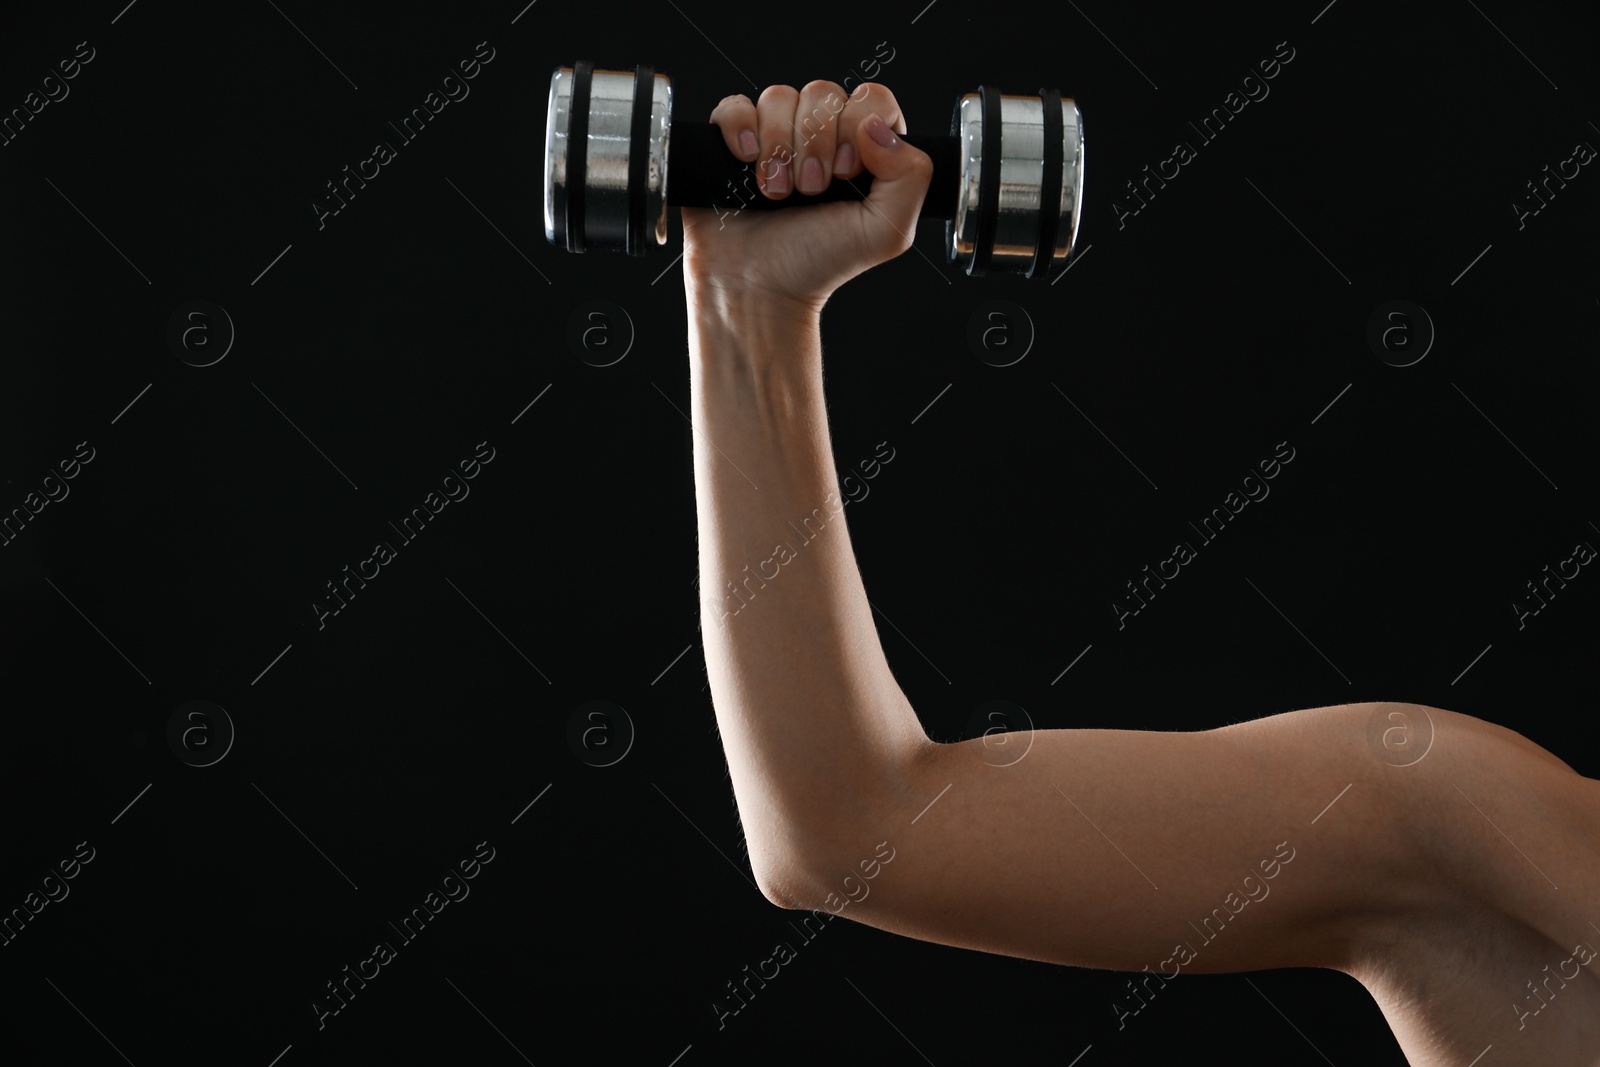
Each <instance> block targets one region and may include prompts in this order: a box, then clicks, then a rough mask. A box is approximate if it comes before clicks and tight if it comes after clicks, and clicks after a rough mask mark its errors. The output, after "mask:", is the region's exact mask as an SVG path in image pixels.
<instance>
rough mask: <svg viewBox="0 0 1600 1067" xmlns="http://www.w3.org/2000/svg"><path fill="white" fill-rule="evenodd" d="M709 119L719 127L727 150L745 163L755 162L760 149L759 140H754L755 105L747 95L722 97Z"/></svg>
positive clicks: (738, 94)
mask: <svg viewBox="0 0 1600 1067" xmlns="http://www.w3.org/2000/svg"><path fill="white" fill-rule="evenodd" d="M711 121H712V123H713V124H714V125H716V126H718V127H720V128H721V130H722V139H723V140H724V141H726V142H727V145H728V151H730V152H732V153H733V154H734V155H736V156H738V157H739V158H740V159H742V160H744V161H745V162H746V163H754V162H755V160H756V156H757V155H758V154H759V153H760V151H761V142H760V141H758V140H756V106H755V105H754V104H752V103H751V102H750V98H749V97H748V96H745V95H744V94H743V93H735V94H734V95H732V96H725V97H723V98H722V102H721V103H719V104H718V105H717V106H716V108H715V109H713V110H712V112H711Z"/></svg>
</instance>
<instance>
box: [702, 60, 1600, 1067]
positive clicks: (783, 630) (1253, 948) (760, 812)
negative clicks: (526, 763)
mask: <svg viewBox="0 0 1600 1067" xmlns="http://www.w3.org/2000/svg"><path fill="white" fill-rule="evenodd" d="M819 84H821V85H825V84H826V83H812V85H810V86H807V88H806V90H805V93H801V94H796V93H795V90H793V89H788V90H787V94H788V95H785V94H783V93H782V92H776V91H775V90H774V89H769V90H768V92H767V93H764V94H763V96H762V103H761V105H760V107H761V108H768V107H769V97H772V98H775V100H774V101H772V102H771V104H770V107H771V109H772V110H774V111H775V112H776V113H777V114H778V115H779V116H780V117H781V113H782V111H783V109H784V108H785V107H786V108H787V109H788V115H789V116H793V115H794V114H795V113H796V112H797V109H798V110H799V111H800V112H801V113H804V109H805V107H806V104H807V102H808V101H807V97H806V93H812V92H813V90H814V88H815V87H816V86H818V85H819ZM871 88H872V89H874V90H876V91H877V92H878V93H881V94H883V95H882V96H878V97H873V98H867V99H863V101H862V103H861V107H862V109H863V111H865V112H866V113H867V114H872V113H876V112H873V111H872V109H873V108H878V109H887V113H885V114H884V116H883V117H884V118H885V119H886V120H889V122H890V125H898V124H899V114H898V109H897V108H896V107H895V106H894V103H893V98H892V97H888V96H887V91H886V90H882V89H881V87H876V86H873V87H871ZM818 91H820V90H818ZM785 101H786V102H785ZM855 103H856V101H855V100H852V106H854V105H855ZM713 119H714V120H715V121H719V124H720V125H722V127H723V130H724V133H725V134H726V135H727V138H728V143H729V147H730V150H733V151H735V152H736V153H737V152H738V151H739V149H738V144H739V142H738V139H737V138H738V131H739V129H740V127H741V126H742V125H744V124H746V123H748V124H751V125H759V127H760V134H761V140H762V143H761V146H760V158H761V159H762V160H766V159H767V158H769V156H771V155H772V154H773V148H772V141H771V138H772V137H773V134H772V131H773V130H774V129H776V130H777V131H779V136H780V137H781V134H782V131H783V130H784V129H785V127H786V126H788V128H790V129H792V128H793V126H792V120H789V119H785V120H783V121H773V119H772V117H771V116H765V115H760V114H758V111H757V106H756V105H752V104H751V103H750V101H748V100H745V99H744V98H742V97H740V98H732V97H730V98H729V99H728V100H725V101H724V102H723V104H722V105H720V106H719V108H718V110H717V112H716V113H715V114H714V115H713ZM837 126H838V138H839V139H840V141H841V142H842V141H844V140H846V139H853V140H854V141H855V142H856V148H855V154H856V157H857V158H856V160H855V161H854V166H855V167H857V168H859V167H862V166H865V167H866V169H868V170H870V171H871V172H872V174H873V175H874V176H875V177H874V178H873V185H872V195H871V198H869V200H868V201H867V202H866V203H865V204H843V203H836V204H826V205H821V206H817V207H809V208H806V209H804V210H801V211H790V212H776V213H771V214H768V215H764V216H762V217H758V218H746V219H736V220H733V224H730V225H726V226H725V227H724V225H723V224H724V223H725V220H719V219H717V217H716V216H715V214H714V213H713V212H711V211H695V210H685V212H684V221H685V231H686V238H685V239H686V249H685V258H684V263H685V275H686V288H687V295H688V298H689V307H690V314H689V329H690V337H689V349H690V382H691V391H692V400H691V402H692V406H693V412H692V421H693V425H694V470H695V485H696V509H697V520H698V529H699V555H700V579H701V580H700V586H701V598H702V605H701V609H702V630H703V634H704V645H705V655H706V663H707V667H708V671H709V675H710V684H711V690H712V697H713V702H714V705H715V709H716V716H717V721H718V725H719V727H720V729H721V733H722V741H723V745H724V748H725V751H726V753H727V757H728V762H729V767H730V771H731V777H732V781H733V788H734V794H735V798H736V800H737V803H738V808H739V813H740V817H741V820H742V822H743V825H744V830H745V835H746V839H747V842H748V845H749V852H750V859H751V863H752V866H753V868H754V870H755V873H756V876H757V879H758V881H759V884H760V885H761V887H762V890H763V892H764V893H765V894H766V895H767V897H768V898H769V899H771V900H772V901H773V902H775V903H778V904H780V905H782V906H785V907H794V908H817V909H823V910H827V911H830V912H834V913H836V914H843V915H846V916H848V917H850V918H853V919H856V920H858V921H861V922H864V923H868V924H870V925H873V926H877V927H880V928H882V929H885V930H890V931H894V932H897V933H901V934H905V935H908V936H912V937H916V938H920V939H923V940H928V941H936V942H941V943H945V944H950V945H956V946H961V947H966V948H973V949H978V950H982V951H988V952H996V953H1003V954H1008V955H1014V956H1021V957H1027V958H1031V959H1039V960H1047V961H1052V962H1059V963H1067V964H1075V965H1080V966H1088V967H1098V968H1108V969H1117V970H1126V971H1135V972H1139V971H1143V972H1147V973H1146V974H1145V976H1144V977H1143V978H1141V979H1139V982H1140V983H1141V987H1140V988H1143V989H1146V990H1149V989H1150V986H1149V985H1148V983H1157V984H1159V983H1161V982H1163V981H1165V980H1167V979H1170V978H1171V977H1173V976H1175V975H1177V974H1179V973H1184V972H1188V973H1195V972H1215V971H1242V970H1257V969H1265V968H1275V967H1288V966H1317V967H1329V968H1334V969H1339V970H1343V971H1346V972H1347V973H1350V974H1353V975H1356V976H1357V977H1359V978H1360V979H1361V980H1362V981H1363V983H1365V984H1366V985H1367V988H1368V989H1369V990H1371V991H1373V993H1374V995H1375V996H1376V997H1378V999H1379V1002H1380V1004H1381V1005H1382V1006H1383V1009H1384V1011H1385V1014H1386V1016H1387V1017H1388V1018H1389V1020H1390V1022H1391V1025H1393V1026H1394V1027H1395V1029H1396V1032H1397V1034H1399V1035H1400V1036H1401V1040H1402V1042H1403V1044H1404V1045H1405V1047H1406V1049H1407V1052H1408V1054H1413V1055H1423V1054H1426V1056H1427V1057H1429V1059H1428V1062H1432V1057H1434V1056H1436V1055H1443V1054H1445V1052H1446V1051H1448V1053H1449V1055H1451V1056H1454V1055H1458V1054H1461V1053H1468V1058H1470V1055H1471V1054H1475V1053H1476V1051H1477V1050H1478V1049H1481V1048H1482V1047H1483V1044H1482V1042H1483V1041H1492V1040H1500V1041H1502V1042H1506V1041H1509V1040H1511V1037H1510V1035H1511V1034H1513V1033H1517V1032H1518V1029H1519V1028H1515V1027H1513V1026H1512V1025H1511V1024H1512V1023H1514V1022H1516V1021H1517V1020H1514V1019H1513V1018H1512V1017H1511V1014H1510V1013H1509V1012H1508V1011H1507V1010H1505V1008H1504V1004H1506V1003H1509V999H1508V998H1509V996H1510V994H1511V993H1512V992H1514V991H1515V990H1516V989H1518V988H1519V986H1520V983H1521V981H1522V979H1523V977H1526V976H1525V975H1523V973H1522V972H1523V971H1527V975H1528V976H1531V975H1534V974H1538V973H1539V968H1540V965H1541V964H1542V963H1543V962H1553V963H1559V962H1560V957H1551V959H1550V960H1549V961H1546V960H1545V957H1547V956H1550V954H1551V953H1552V952H1554V951H1556V950H1557V949H1561V950H1562V951H1563V953H1566V952H1570V950H1571V945H1572V944H1573V942H1574V941H1576V939H1577V938H1578V937H1579V936H1584V937H1587V936H1588V934H1587V933H1585V931H1584V929H1583V926H1582V919H1581V915H1580V910H1579V909H1581V908H1582V907H1584V906H1586V903H1585V902H1588V901H1592V900H1594V899H1600V870H1597V865H1596V863H1595V854H1596V852H1597V849H1600V797H1597V796H1596V788H1597V787H1596V785H1595V783H1592V782H1589V781H1588V780H1586V779H1581V778H1579V777H1578V776H1576V775H1574V774H1573V773H1572V771H1571V770H1570V768H1567V767H1566V766H1565V765H1564V764H1562V763H1561V762H1560V761H1559V760H1556V759H1554V758H1553V757H1551V756H1550V755H1549V754H1548V753H1545V752H1544V751H1543V750H1542V749H1539V748H1538V747H1537V746H1534V745H1532V744H1530V743H1529V742H1527V741H1525V740H1524V739H1522V738H1520V737H1519V736H1518V735H1516V734H1514V733H1512V732H1510V731H1507V730H1503V729H1501V728H1499V727H1495V726H1492V725H1490V724H1488V723H1484V722H1481V721H1479V720H1476V719H1472V718H1469V717H1467V716H1462V715H1456V714H1453V713H1451V712H1447V711H1443V710H1440V709H1433V708H1422V707H1418V706H1414V705H1403V704H1351V705H1342V706H1337V707H1329V708H1318V709H1312V710H1305V711H1297V712H1291V713H1287V714H1282V715H1275V716H1271V717H1269V718H1265V719H1259V720H1255V721H1251V722H1244V723H1239V724H1237V725H1233V726H1227V727H1223V728H1219V729H1215V730H1208V731H1200V732H1190V733H1162V732H1150V731H1127V730H1108V729H1093V730H1046V731H1034V732H1031V733H1025V734H1013V735H1008V737H1007V744H1008V745H1016V746H1019V747H1022V746H1028V747H1026V754H1025V755H1022V756H1021V758H1017V757H1016V752H1015V751H1014V750H1012V751H1008V752H1006V753H1005V754H1004V755H1003V756H1001V755H999V754H997V753H996V752H995V750H993V749H992V748H990V747H989V746H988V745H986V742H985V741H984V740H983V739H977V740H972V741H966V742H962V743H959V744H947V745H945V744H935V743H933V742H931V741H930V740H929V739H928V738H927V736H926V734H925V733H924V732H923V731H922V729H921V727H920V725H919V723H918V720H917V717H916V715H915V713H914V711H913V709H912V708H911V707H910V705H909V702H908V701H907V699H906V697H905V695H904V693H902V692H901V690H900V687H899V686H898V685H897V684H896V682H895V680H894V678H893V676H892V674H891V672H890V670H889V667H888V664H887V662H886V660H885V657H884V654H883V650H882V648H881V646H880V644H879V642H878V635H877V630H876V627H875V626H874V624H873V621H872V612H871V606H870V605H869V604H868V602H867V599H866V593H865V591H864V589H863V585H862V580H861V576H860V573H859V571H858V570H857V567H856V564H855V559H854V553H853V551H852V549H851V544H850V537H849V531H848V528H847V526H846V523H845V521H844V517H843V508H842V505H841V503H840V499H839V486H838V484H837V481H836V476H835V474H834V466H833V462H832V447H831V443H830V440H829V435H828V426H827V417H826V409H825V404H824V393H823V374H822V349H821V340H820V320H821V308H822V305H823V304H824V302H825V301H826V298H827V295H828V293H830V292H831V291H832V287H833V286H836V285H837V284H840V282H839V281H838V280H836V279H838V278H840V277H843V278H848V277H849V276H851V275H853V274H855V273H859V272H860V271H861V270H864V269H866V268H868V267H870V266H872V265H874V264H875V263H878V262H882V261H883V260H885V259H888V258H891V257H892V256H893V255H897V254H899V253H900V252H902V251H904V250H905V248H906V247H907V245H908V244H909V241H910V237H909V233H910V232H911V231H912V230H913V229H914V225H915V216H916V212H917V210H918V208H919V207H920V200H921V196H922V193H923V191H924V190H925V189H926V183H927V174H928V168H927V166H926V156H924V155H922V153H920V152H917V151H916V150H915V149H913V148H911V147H910V146H908V145H905V144H904V143H903V142H899V143H898V144H894V143H891V144H888V145H885V144H879V143H877V142H876V141H873V140H871V139H869V138H868V137H864V136H857V135H859V134H864V133H868V132H870V131H869V127H868V125H867V123H866V121H863V119H862V118H861V117H860V116H859V115H858V116H856V117H855V119H854V121H852V111H851V109H850V108H848V107H847V108H846V109H845V110H844V112H843V115H842V116H840V119H839V122H838V124H837ZM878 132H879V133H880V135H881V132H882V131H881V130H880V131H878ZM808 148H809V149H810V151H811V152H812V154H822V155H824V156H825V157H826V158H828V159H833V158H834V156H833V153H834V150H835V146H834V144H833V142H831V141H829V142H827V143H824V144H821V145H811V144H809V142H808V145H807V146H805V147H802V148H801V149H800V150H798V151H797V152H796V154H795V158H796V160H799V159H803V158H804V157H805V152H806V150H807V149H808ZM755 157H756V153H746V154H745V158H746V159H751V160H753V159H754V158H755ZM919 157H920V158H919ZM794 169H798V166H796V167H795V168H794ZM1196 699H1207V700H1210V701H1212V702H1214V703H1217V702H1219V698H1218V697H1217V696H1216V695H1215V694H1196ZM1120 712H1121V709H1118V708H1116V707H1107V708H1104V709H1101V713H1100V714H1099V715H1098V716H1097V717H1099V718H1101V719H1102V720H1103V721H1109V722H1115V721H1117V720H1118V718H1119V717H1120ZM1090 714H1091V715H1093V714H1094V712H1093V709H1090ZM1239 714H1240V712H1239V710H1238V709H1233V708H1226V709H1225V710H1221V711H1219V717H1224V716H1225V717H1228V718H1236V717H1237V716H1238V715H1239ZM1397 717H1398V718H1397ZM1396 730H1406V731H1410V733H1409V736H1410V737H1411V739H1412V740H1413V741H1414V742H1415V743H1416V744H1419V745H1420V744H1423V743H1424V741H1425V740H1426V744H1427V745H1428V746H1429V747H1428V748H1427V754H1426V756H1424V757H1422V758H1421V759H1417V760H1411V759H1410V756H1409V755H1408V756H1407V757H1406V759H1405V760H1397V759H1394V758H1392V757H1393V750H1392V749H1391V748H1387V747H1386V742H1385V737H1386V736H1387V735H1386V734H1385V731H1389V733H1390V734H1393V732H1394V731H1396ZM1386 755H1387V756H1389V757H1390V758H1385V757H1386ZM1408 761H1409V762H1410V765H1408V766H1399V765H1397V764H1398V763H1402V762H1408ZM1508 843H1509V845H1510V847H1508ZM1535 856H1537V857H1539V859H1538V861H1535V860H1533V859H1532V858H1531V857H1535ZM1535 872H1537V873H1535ZM1558 883H1560V884H1561V885H1563V886H1565V887H1566V892H1565V894H1561V893H1560V891H1559V890H1557V891H1556V895H1552V892H1551V891H1552V890H1554V887H1555V886H1556V885H1557V884H1558ZM1595 932H1596V935H1597V940H1600V927H1597V928H1596V931H1595ZM1464 936H1466V940H1465V942H1463V937H1464ZM1583 988H1584V990H1585V992H1583V993H1582V994H1580V993H1578V992H1576V991H1574V992H1573V993H1572V995H1571V996H1569V999H1568V1000H1567V1001H1566V1002H1564V1003H1568V1004H1580V1003H1581V1004H1583V1005H1585V1007H1582V1008H1574V1009H1573V1011H1575V1012H1579V1013H1580V1015H1575V1016H1574V1019H1578V1018H1580V1017H1582V1018H1589V1015H1593V1016H1594V1018H1593V1019H1590V1022H1589V1023H1588V1024H1587V1025H1589V1026H1590V1027H1591V1028H1593V1027H1600V1010H1596V1011H1590V1009H1592V1008H1595V1007H1596V1005H1600V984H1596V985H1594V986H1593V988H1590V987H1587V986H1586V987H1583ZM1580 996H1581V997H1583V998H1585V999H1583V1000H1581V1001H1580V999H1579V997H1580ZM1135 1003H1136V1001H1134V1000H1130V1001H1129V1005H1128V1008H1129V1010H1130V1011H1132V1010H1134V1005H1135ZM1584 1012H1588V1014H1582V1013H1584ZM1496 1013H1498V1015H1497V1014H1496ZM1484 1034H1488V1035H1491V1036H1489V1037H1482V1035H1484ZM1590 1036H1592V1035H1588V1034H1580V1033H1578V1031H1577V1029H1576V1028H1568V1029H1565V1030H1563V1029H1558V1028H1557V1026H1550V1027H1546V1028H1545V1029H1544V1030H1543V1031H1540V1032H1539V1033H1538V1036H1537V1038H1536V1039H1529V1040H1522V1039H1521V1038H1517V1040H1521V1041H1522V1044H1521V1045H1520V1046H1519V1047H1521V1048H1522V1049H1523V1051H1528V1052H1530V1053H1532V1052H1533V1051H1535V1050H1534V1046H1533V1045H1532V1044H1530V1043H1529V1042H1530V1041H1532V1040H1537V1041H1539V1042H1552V1044H1550V1045H1548V1046H1545V1045H1541V1046H1540V1049H1543V1050H1545V1051H1549V1052H1551V1053H1552V1054H1553V1052H1554V1050H1556V1049H1557V1047H1558V1046H1557V1045H1556V1044H1554V1042H1557V1041H1561V1042H1566V1044H1563V1045H1561V1046H1559V1047H1560V1048H1561V1049H1563V1050H1564V1049H1568V1048H1571V1049H1577V1048H1578V1047H1579V1045H1580V1044H1581V1043H1582V1042H1584V1041H1589V1039H1590ZM1480 1038H1481V1039H1482V1040H1481V1041H1480ZM1469 1048H1470V1049H1471V1051H1470V1052H1468V1050H1469ZM1545 1051H1541V1052H1540V1053H1539V1054H1540V1055H1544V1054H1545ZM1546 1059H1547V1060H1548V1061H1549V1062H1555V1061H1554V1060H1553V1059H1550V1058H1549V1057H1548V1056H1547V1057H1546ZM1419 1062H1422V1061H1421V1060H1419ZM1573 1062H1577V1061H1573Z"/></svg>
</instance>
